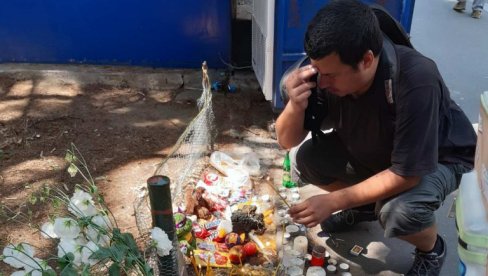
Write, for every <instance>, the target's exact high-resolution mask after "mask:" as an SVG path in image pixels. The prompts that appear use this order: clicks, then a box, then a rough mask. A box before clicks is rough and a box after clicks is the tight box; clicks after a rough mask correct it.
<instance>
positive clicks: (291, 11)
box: [272, 0, 415, 110]
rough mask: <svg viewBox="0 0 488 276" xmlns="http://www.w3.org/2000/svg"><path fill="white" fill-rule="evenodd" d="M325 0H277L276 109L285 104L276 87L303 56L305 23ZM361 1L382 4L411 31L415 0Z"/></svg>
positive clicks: (273, 103) (274, 105) (274, 106)
mask: <svg viewBox="0 0 488 276" xmlns="http://www.w3.org/2000/svg"><path fill="white" fill-rule="evenodd" d="M327 2H328V1H325V0H299V1H297V0H288V1H282V0H276V6H275V35H274V39H275V40H274V57H273V97H272V105H273V108H274V109H275V110H281V109H282V108H283V107H284V106H283V102H282V100H281V96H280V89H279V83H280V80H281V77H282V75H283V73H284V72H285V71H286V69H288V67H290V66H291V65H293V64H294V63H295V62H296V61H298V60H299V59H301V58H302V57H304V56H305V53H304V50H303V38H304V36H305V31H306V29H307V25H308V23H309V22H310V20H312V18H313V16H314V15H315V14H316V13H317V11H318V10H319V9H320V8H322V7H323V6H324V5H325V4H326V3H327ZM363 2H365V3H368V4H369V3H376V4H379V5H381V6H383V7H385V8H386V9H387V10H388V12H389V13H390V14H391V15H392V16H393V17H395V18H396V19H397V20H398V21H399V22H400V23H401V24H402V26H403V27H404V28H405V30H406V31H407V32H410V27H411V25H412V16H413V8H414V4H415V0H389V1H385V0H377V1H371V0H370V1H363Z"/></svg>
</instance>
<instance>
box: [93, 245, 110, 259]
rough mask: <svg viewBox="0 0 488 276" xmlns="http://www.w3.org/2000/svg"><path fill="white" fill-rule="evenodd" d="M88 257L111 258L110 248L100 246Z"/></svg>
mask: <svg viewBox="0 0 488 276" xmlns="http://www.w3.org/2000/svg"><path fill="white" fill-rule="evenodd" d="M90 258H92V259H96V260H105V259H112V251H111V250H110V248H107V247H100V248H99V249H98V250H97V251H95V252H94V253H93V254H92V255H91V256H90Z"/></svg>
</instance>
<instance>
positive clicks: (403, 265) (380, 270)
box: [300, 185, 458, 276]
mask: <svg viewBox="0 0 488 276" xmlns="http://www.w3.org/2000/svg"><path fill="white" fill-rule="evenodd" d="M321 193H325V191H323V190H321V189H320V188H318V187H316V186H314V185H306V186H304V187H302V188H301V190H300V194H301V196H302V198H304V199H305V198H308V197H311V196H314V195H318V194H321ZM453 202H454V193H453V194H451V195H450V196H449V197H448V198H447V199H446V201H445V202H444V204H443V205H442V206H441V208H439V210H438V211H437V212H436V219H437V222H438V227H439V234H440V235H441V236H442V237H443V238H444V239H445V240H446V243H447V252H448V255H447V258H446V262H445V264H444V267H443V269H442V272H441V274H440V275H447V276H451V275H452V276H454V275H458V273H457V271H458V270H457V269H458V268H457V264H458V256H457V253H456V250H457V249H456V246H457V234H456V227H455V221H454V218H450V217H448V215H449V212H450V209H451V206H452V204H453ZM320 231H321V230H320V226H316V227H314V228H311V229H309V232H308V237H309V239H310V240H311V242H312V243H313V244H320V245H323V246H325V247H326V248H327V250H328V251H329V252H330V254H331V256H332V258H336V259H337V260H339V262H346V263H348V264H349V265H350V266H351V273H352V274H353V275H382V276H387V275H401V274H404V273H406V272H407V271H408V270H409V269H410V267H411V265H412V262H413V254H412V253H413V252H414V247H413V246H412V245H410V244H408V243H406V242H404V241H402V240H399V239H389V238H385V237H384V236H383V229H382V228H381V226H380V225H379V223H378V222H364V223H361V224H358V225H356V226H355V227H354V228H352V229H351V230H350V231H348V232H343V233H335V234H333V239H334V240H335V241H337V242H336V243H334V242H332V240H331V238H321V237H319V236H318V235H317V234H318V233H319V232H320ZM354 245H359V246H361V247H363V248H364V251H363V253H362V254H361V255H359V256H352V255H351V254H350V253H349V251H350V249H351V248H352V247H353V246H354Z"/></svg>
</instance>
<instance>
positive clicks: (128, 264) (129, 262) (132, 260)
mask: <svg viewBox="0 0 488 276" xmlns="http://www.w3.org/2000/svg"><path fill="white" fill-rule="evenodd" d="M135 264H137V258H136V257H135V256H133V255H129V256H127V257H126V258H125V265H124V267H125V270H127V271H129V270H130V269H131V268H132V267H134V266H135Z"/></svg>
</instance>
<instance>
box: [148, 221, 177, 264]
mask: <svg viewBox="0 0 488 276" xmlns="http://www.w3.org/2000/svg"><path fill="white" fill-rule="evenodd" d="M151 238H152V240H153V241H154V242H155V243H156V249H157V252H158V255H159V256H161V257H164V256H167V255H169V252H170V251H171V249H172V248H173V243H172V242H171V241H170V240H169V238H168V235H167V234H166V232H164V231H163V230H162V229H161V228H159V227H154V228H153V229H152V230H151Z"/></svg>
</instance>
